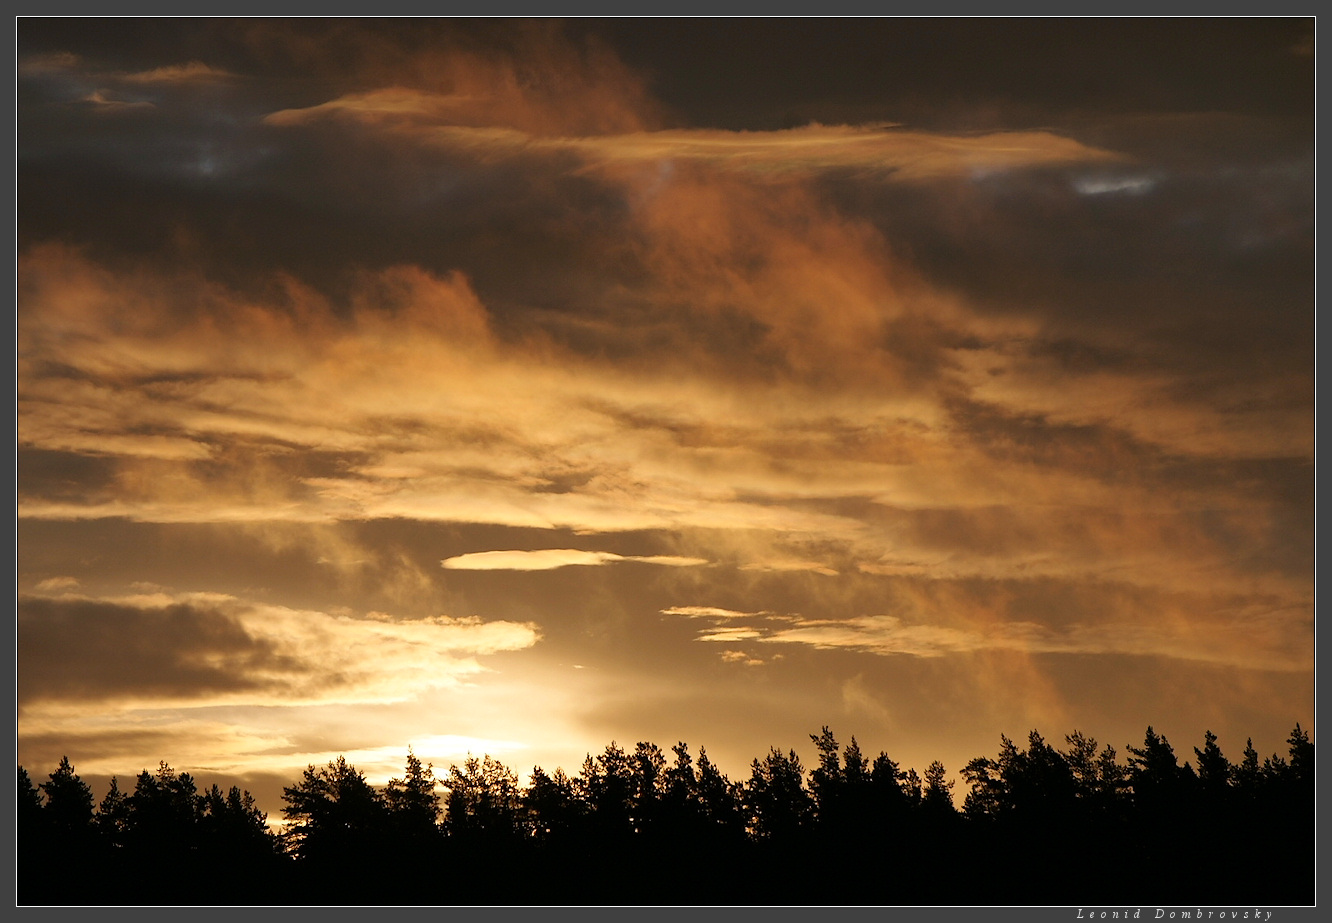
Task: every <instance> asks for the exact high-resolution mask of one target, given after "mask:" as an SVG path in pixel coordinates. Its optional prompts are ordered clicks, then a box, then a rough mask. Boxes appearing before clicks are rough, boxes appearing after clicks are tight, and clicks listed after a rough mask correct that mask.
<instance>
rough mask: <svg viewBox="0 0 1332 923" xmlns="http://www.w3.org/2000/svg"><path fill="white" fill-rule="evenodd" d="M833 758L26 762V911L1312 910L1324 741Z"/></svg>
mask: <svg viewBox="0 0 1332 923" xmlns="http://www.w3.org/2000/svg"><path fill="white" fill-rule="evenodd" d="M810 737H811V739H812V741H813V743H814V745H815V747H816V748H817V754H818V755H817V763H816V765H813V766H811V767H808V768H807V767H805V766H804V765H803V764H802V763H801V760H800V758H799V757H798V756H797V754H796V752H795V751H794V750H787V751H782V750H780V749H777V748H775V747H774V748H772V749H771V750H770V751H769V753H768V754H767V755H766V756H764V757H762V758H756V759H754V761H753V763H752V764H751V767H750V775H749V778H748V779H745V780H743V781H735V780H731V779H729V778H727V777H726V775H724V774H723V773H721V772H720V771H719V770H718V769H717V767H716V766H715V765H714V764H713V763H712V762H711V761H710V760H709V759H708V756H707V752H706V750H705V749H700V750H699V752H698V754H697V756H696V757H695V756H694V755H693V754H691V753H690V751H689V748H688V746H687V745H686V744H684V743H677V744H676V745H675V746H673V747H671V749H670V752H669V753H667V752H664V751H663V750H662V749H661V748H660V747H658V746H657V745H656V744H652V743H646V742H644V743H638V744H637V745H636V746H635V747H634V748H633V749H625V748H622V747H620V746H618V745H617V744H615V743H611V744H609V745H608V746H607V747H606V748H605V750H604V751H603V752H602V753H600V754H599V755H597V756H595V757H594V756H592V755H590V754H589V755H588V757H587V759H586V760H585V761H584V763H583V765H582V767H581V768H580V770H579V772H578V773H577V775H574V776H569V775H566V774H565V773H564V772H563V770H559V769H557V770H556V771H555V772H554V773H553V774H552V773H547V772H545V771H544V770H542V769H541V768H540V767H536V768H534V769H533V771H532V773H531V777H530V781H529V782H528V784H527V785H526V786H522V785H520V783H519V778H518V775H517V773H516V772H514V771H513V770H512V769H510V768H509V767H507V766H505V765H504V764H503V763H501V762H499V761H498V760H495V759H493V758H491V757H489V756H486V757H484V758H480V759H477V758H468V759H467V760H466V761H465V762H464V764H463V765H462V766H457V765H453V766H450V767H449V769H448V771H447V773H444V774H442V775H441V776H439V777H437V776H436V775H435V771H434V767H433V766H431V765H429V764H424V763H422V762H421V761H420V760H419V759H418V758H417V757H416V756H415V755H414V754H412V753H411V752H410V750H409V751H408V754H407V758H406V765H405V769H404V772H403V774H402V776H401V777H400V778H395V779H393V780H391V781H390V782H389V783H388V784H387V785H386V786H384V787H383V788H377V787H375V786H373V785H371V784H369V783H368V782H367V781H366V779H365V777H364V775H363V774H362V773H361V772H359V771H358V770H357V769H356V768H355V767H354V766H353V765H351V764H349V763H348V762H347V761H346V760H345V759H343V758H341V757H340V758H338V759H336V760H334V761H332V762H330V763H328V764H327V765H325V766H313V765H312V766H310V767H309V768H308V769H306V771H305V773H304V775H303V776H302V778H301V779H299V780H298V781H296V782H294V783H293V784H292V785H290V786H288V787H286V788H285V789H284V793H283V800H284V802H285V807H284V809H283V821H284V823H283V824H282V825H281V831H280V832H274V831H272V830H270V827H269V825H268V823H267V817H266V815H265V814H264V812H262V811H261V810H260V809H259V808H258V807H257V806H256V805H255V803H254V800H253V798H252V797H251V796H250V794H249V793H248V792H245V791H242V790H241V789H239V788H236V787H233V788H231V789H230V790H229V791H226V792H223V791H222V790H221V789H220V788H219V787H218V786H217V785H213V786H211V787H210V788H209V789H207V790H205V791H200V790H199V788H198V786H197V784H196V782H195V780H194V778H193V777H192V776H191V775H190V774H189V773H187V772H178V771H176V770H174V769H172V768H171V767H170V766H169V765H168V764H167V763H166V762H162V763H161V764H160V765H159V767H158V768H157V769H156V770H155V771H149V770H146V769H145V770H144V771H143V772H141V773H140V774H139V775H138V777H137V779H136V780H135V782H134V785H133V788H132V789H129V790H126V789H122V788H121V787H120V784H119V782H118V781H117V780H116V779H112V780H111V784H110V786H109V789H108V791H107V792H106V794H105V796H104V797H102V798H101V799H100V801H98V800H97V799H96V797H95V795H94V793H93V791H92V789H91V787H90V786H89V785H88V784H87V783H85V782H84V781H82V780H81V779H80V778H79V776H78V774H77V772H76V769H75V767H74V766H73V765H72V764H71V762H70V761H69V760H68V759H62V760H61V762H60V764H59V766H57V767H56V768H55V769H54V770H53V771H52V772H51V773H50V774H49V778H48V779H47V781H44V782H41V783H36V782H34V780H33V778H32V776H31V775H30V774H29V773H28V771H27V770H26V769H25V768H24V767H22V766H19V767H18V816H17V836H18V844H17V845H18V848H17V857H18V858H17V860H16V862H17V901H18V903H19V904H20V905H123V904H134V905H140V904H146V905H218V904H232V905H235V904H250V905H275V904H277V905H289V904H301V905H346V904H387V905H561V904H574V905H699V904H702V905H825V906H838V905H889V906H892V905H948V906H994V905H1022V906H1045V905H1056V906H1058V905H1071V904H1078V905H1117V906H1122V905H1125V904H1128V905H1132V904H1152V903H1155V904H1189V903H1199V902H1201V903H1205V904H1210V905H1240V904H1260V905H1269V906H1270V905H1309V904H1313V903H1314V839H1315V820H1314V818H1315V814H1314V745H1313V743H1312V742H1311V741H1310V739H1309V736H1308V734H1307V733H1306V732H1305V731H1303V730H1302V729H1301V728H1300V726H1299V725H1298V724H1296V725H1295V729H1294V730H1293V731H1292V732H1291V735H1290V737H1289V738H1288V740H1287V743H1288V744H1289V753H1288V756H1286V757H1283V756H1280V755H1278V754H1273V755H1271V756H1269V757H1267V758H1265V759H1262V760H1260V758H1259V755H1258V753H1257V752H1256V751H1255V750H1254V748H1253V745H1252V741H1251V740H1250V742H1249V744H1248V746H1247V747H1246V748H1245V750H1244V753H1243V756H1242V758H1241V759H1240V761H1239V762H1238V763H1232V762H1230V761H1229V760H1228V759H1227V758H1226V757H1225V755H1224V754H1223V753H1222V751H1221V749H1220V747H1219V746H1218V744H1217V738H1216V737H1215V735H1213V734H1212V733H1211V732H1210V731H1209V732H1207V733H1206V734H1205V735H1204V739H1203V742H1202V746H1201V747H1194V748H1193V754H1192V759H1186V760H1184V762H1183V763H1181V761H1180V756H1179V755H1178V754H1176V752H1175V750H1174V748H1173V747H1172V746H1171V744H1170V742H1169V741H1168V740H1167V739H1166V738H1165V737H1164V736H1163V735H1160V734H1157V733H1156V732H1154V731H1153V729H1152V728H1151V727H1148V728H1147V732H1146V735H1145V737H1144V740H1143V742H1142V745H1141V746H1132V745H1130V746H1128V747H1127V754H1126V759H1125V760H1124V761H1121V760H1120V759H1119V758H1118V756H1117V754H1116V751H1115V749H1114V748H1113V747H1110V746H1104V747H1099V746H1098V744H1097V742H1096V741H1095V740H1093V739H1091V738H1088V737H1086V736H1084V735H1083V734H1081V733H1078V732H1076V731H1075V732H1073V733H1072V734H1069V735H1067V736H1066V737H1065V738H1064V746H1063V747H1062V748H1057V747H1055V746H1052V745H1051V744H1050V743H1048V742H1047V741H1046V740H1044V739H1043V738H1042V737H1041V735H1040V734H1039V733H1037V732H1036V731H1032V732H1031V734H1030V735H1029V737H1028V739H1027V740H1026V742H1025V746H1023V745H1021V744H1019V743H1017V742H1014V741H1012V740H1010V739H1009V738H1007V737H1005V736H1001V738H1000V741H1001V745H1000V749H999V752H998V754H997V755H996V756H993V757H989V756H985V757H977V758H975V759H973V760H971V761H970V762H969V763H967V765H966V766H965V767H964V768H963V769H962V770H961V776H962V778H963V780H964V782H965V784H966V785H967V787H968V789H969V790H968V791H967V792H966V793H965V794H963V793H961V792H957V793H955V792H954V791H953V788H954V782H952V781H950V780H949V779H948V774H947V770H946V769H945V768H944V766H943V765H942V764H941V763H939V762H937V761H936V762H934V763H932V764H931V765H930V766H929V767H927V768H926V769H925V771H924V773H923V775H922V774H918V773H917V772H916V771H915V770H914V769H903V768H902V767H901V766H899V765H898V763H896V762H894V761H893V760H892V759H891V758H890V757H889V756H888V754H887V753H882V752H881V753H879V754H878V755H877V756H874V757H870V756H868V755H867V754H865V753H863V752H862V751H861V750H860V748H859V746H858V745H857V743H856V740H855V738H854V737H853V738H851V740H850V742H849V743H847V744H845V745H844V746H843V745H840V744H839V743H838V741H837V739H836V738H835V736H834V735H833V733H832V732H831V731H830V730H829V729H828V728H826V727H825V728H823V729H822V731H821V733H819V734H811V735H810Z"/></svg>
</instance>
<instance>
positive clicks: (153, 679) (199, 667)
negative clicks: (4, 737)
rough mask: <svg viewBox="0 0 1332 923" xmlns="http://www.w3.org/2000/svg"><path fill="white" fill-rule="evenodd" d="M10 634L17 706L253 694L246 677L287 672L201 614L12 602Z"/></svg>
mask: <svg viewBox="0 0 1332 923" xmlns="http://www.w3.org/2000/svg"><path fill="white" fill-rule="evenodd" d="M17 631H18V633H17V638H16V641H17V645H18V648H17V651H18V662H19V668H18V701H19V705H20V706H23V705H24V704H27V703H31V702H34V701H52V700H72V701H77V700H80V699H86V698H93V699H104V698H134V697H150V698H157V697H166V698H172V699H174V698H192V697H207V696H211V695H215V694H217V693H219V692H230V691H238V690H253V689H256V688H258V686H259V685H260V684H259V683H258V682H257V681H256V680H255V679H254V678H253V675H252V674H253V672H254V671H256V670H264V669H268V668H275V667H281V666H284V665H287V661H286V660H285V658H283V657H281V656H279V654H278V652H277V651H275V650H274V648H273V646H272V644H271V643H268V642H266V641H264V640H261V639H256V638H254V637H252V636H251V635H250V634H249V633H248V632H247V631H246V630H245V628H244V627H243V626H242V625H241V624H240V622H239V621H237V620H236V619H235V618H233V617H231V616H229V615H227V614H225V613H223V612H220V611H218V610H216V609H211V608H208V607H206V606H194V605H188V604H179V605H173V606H167V607H164V608H160V609H144V608H139V607H135V606H131V605H120V604H116V603H110V602H100V601H96V600H77V599H71V600H62V599H44V598H40V597H20V598H19V601H18V629H17Z"/></svg>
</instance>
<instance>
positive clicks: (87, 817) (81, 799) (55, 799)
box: [41, 756, 93, 842]
mask: <svg viewBox="0 0 1332 923" xmlns="http://www.w3.org/2000/svg"><path fill="white" fill-rule="evenodd" d="M41 789H42V791H43V792H44V793H45V794H46V805H45V808H44V810H45V814H46V817H47V819H48V820H49V821H50V823H51V826H52V827H54V828H55V830H56V832H57V835H59V836H62V837H64V838H66V839H67V840H68V841H70V842H75V841H76V840H78V839H81V838H82V837H83V835H84V834H86V833H87V832H88V830H89V829H90V828H91V825H92V818H93V793H92V789H91V788H89V787H88V783H86V782H84V781H83V780H82V779H80V778H79V776H78V773H76V772H75V771H74V766H73V764H72V763H70V761H69V757H67V756H62V757H61V758H60V765H59V766H57V767H56V770H55V772H53V773H51V777H50V781H47V782H43V783H42V785H41Z"/></svg>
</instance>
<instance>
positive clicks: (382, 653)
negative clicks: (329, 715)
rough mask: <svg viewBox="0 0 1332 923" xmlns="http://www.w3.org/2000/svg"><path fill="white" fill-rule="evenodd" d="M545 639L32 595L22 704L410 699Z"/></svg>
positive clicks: (467, 621) (191, 602)
mask: <svg viewBox="0 0 1332 923" xmlns="http://www.w3.org/2000/svg"><path fill="white" fill-rule="evenodd" d="M539 637H540V633H539V631H538V630H537V628H536V626H534V625H531V624H528V623H518V622H507V621H502V620H500V621H489V622H486V621H482V620H481V619H478V618H450V617H447V616H437V617H434V618H425V619H415V620H398V619H395V618H393V617H391V616H388V615H383V614H379V613H370V614H368V615H367V616H364V617H359V618H357V617H351V616H346V615H334V614H329V613H325V612H313V611H300V610H292V609H287V608H283V607H279V606H271V605H262V604H254V603H245V602H243V601H241V600H238V599H235V598H233V597H228V596H221V595H218V594H187V595H185V596H184V597H182V598H173V597H171V596H168V595H166V594H162V593H157V594H152V595H147V596H137V597H126V598H122V599H92V598H86V597H79V596H74V595H70V594H65V595H61V596H55V597H42V596H26V597H20V599H19V603H18V636H17V644H18V656H19V660H20V662H21V664H22V667H21V668H20V670H19V676H18V700H19V705H20V707H21V708H25V709H26V708H32V707H37V708H40V707H42V706H43V705H47V704H50V703H61V702H64V703H69V704H70V705H72V706H73V707H76V708H86V703H87V702H88V701H89V700H92V701H97V702H99V703H101V705H102V707H106V705H108V704H111V703H116V704H118V705H120V707H125V708H128V707H138V708H143V707H156V708H162V707H179V706H182V705H188V706H192V707H203V706H217V705H231V706H235V705H262V704H271V703H274V702H278V703H281V704H282V705H284V706H298V705H314V704H336V703H341V704H346V703H367V702H391V701H402V700H405V699H409V698H412V697H414V696H417V695H419V694H421V693H422V692H424V691H427V690H429V689H431V688H436V687H442V686H452V685H456V684H457V683H460V682H464V681H466V679H467V678H468V677H469V676H472V675H474V674H476V673H478V672H481V671H482V670H483V669H484V667H482V666H481V664H480V663H479V662H478V660H477V658H478V657H482V656H485V655H487V654H495V653H497V652H500V651H513V650H523V649H525V648H529V647H531V646H532V645H533V644H535V643H536V642H537V639H538V638H539ZM108 651H114V652H115V654H114V656H108V654H107V652H108Z"/></svg>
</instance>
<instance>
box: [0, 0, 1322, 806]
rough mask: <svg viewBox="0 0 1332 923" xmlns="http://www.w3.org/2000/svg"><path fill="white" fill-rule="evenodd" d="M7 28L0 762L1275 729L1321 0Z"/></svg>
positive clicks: (1304, 684)
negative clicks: (12, 614)
mask: <svg viewBox="0 0 1332 923" xmlns="http://www.w3.org/2000/svg"><path fill="white" fill-rule="evenodd" d="M16 44H17V68H16V102H17V112H16V127H17V140H16V197H17V204H16V216H15V223H16V234H17V243H16V246H15V250H16V303H17V312H16V322H15V333H16V414H17V422H16V437H17V439H16V441H17V445H16V464H17V474H16V504H17V520H16V536H17V551H16V585H17V586H16V589H17V601H16V634H15V645H16V647H15V657H16V685H15V689H16V709H15V715H16V724H17V728H16V750H17V754H16V755H17V761H18V763H20V764H22V765H24V766H25V767H27V768H28V769H29V772H30V773H31V774H32V775H33V776H34V778H35V779H37V780H38V781H42V780H43V779H44V778H45V776H46V774H47V773H49V772H50V771H52V770H53V769H54V768H55V765H56V763H57V762H58V760H59V759H60V757H61V756H62V755H68V756H69V757H70V759H71V760H72V762H73V763H74V766H75V768H76V770H77V771H78V772H79V773H80V775H81V776H83V777H84V778H85V779H87V780H90V781H92V782H93V784H94V794H95V796H96V797H97V798H98V799H100V798H101V796H102V795H103V794H104V793H105V786H106V783H107V780H109V778H110V777H111V776H112V775H115V776H118V777H119V778H120V779H121V781H122V787H123V784H124V783H125V782H126V781H127V780H130V779H132V778H133V777H134V776H136V775H137V774H138V773H139V772H140V771H142V770H143V769H145V768H148V769H156V767H157V766H158V763H159V762H160V761H166V762H167V763H169V764H170V765H171V766H172V767H173V768H175V769H176V770H178V771H187V772H190V773H191V774H192V775H194V777H195V778H196V780H199V781H200V782H201V783H202V784H204V785H207V784H210V783H212V782H217V783H219V784H222V785H224V786H226V785H230V784H237V785H240V786H242V787H244V788H248V789H250V790H251V791H253V792H254V793H255V794H256V796H257V797H258V799H259V803H260V806H261V807H262V808H264V809H265V810H267V811H268V812H269V815H270V819H274V820H276V819H280V815H281V809H282V801H281V788H282V786H283V785H288V784H292V783H294V782H295V781H296V780H298V779H299V777H300V774H301V772H302V771H303V770H304V769H305V768H306V767H307V766H308V765H311V764H315V765H322V764H324V763H326V762H327V761H329V760H331V759H333V758H335V757H336V756H338V755H339V754H343V755H346V756H347V758H348V760H349V761H350V762H352V763H353V764H354V765H355V766H356V767H357V768H358V769H361V770H362V771H363V772H365V774H366V776H367V778H368V779H369V780H370V781H372V782H375V783H376V784H382V783H384V782H386V781H387V780H388V779H389V778H390V777H392V776H395V775H401V774H402V772H403V767H404V765H405V758H406V753H407V750H408V747H411V748H412V750H413V751H414V752H415V754H416V755H417V756H418V757H420V758H421V759H423V760H425V761H427V762H431V763H433V764H434V766H435V769H436V774H437V775H441V776H442V775H444V774H445V773H446V770H447V767H448V766H449V765H451V764H454V763H457V764H461V763H462V761H463V760H464V759H465V758H466V757H467V756H468V754H471V755H475V756H481V755H482V754H489V755H491V756H494V757H496V758H498V759H500V760H501V761H503V762H504V763H505V764H506V765H508V766H510V767H511V768H513V769H515V770H516V771H517V772H518V773H519V774H520V775H523V776H525V775H526V774H527V773H529V772H530V771H531V769H532V767H533V766H538V765H539V766H541V767H543V768H544V769H545V770H546V771H547V772H551V771H553V770H554V769H555V768H556V767H562V768H564V769H565V770H566V772H568V773H570V774H571V775H572V774H575V773H576V772H577V771H578V769H579V767H580V765H581V764H582V762H583V758H584V757H585V756H586V755H587V754H589V753H591V754H593V755H595V754H597V753H600V752H601V751H602V750H603V749H604V748H605V747H606V745H607V744H609V743H611V742H612V741H614V742H616V743H617V744H619V745H620V746H624V747H627V748H630V749H632V747H633V745H634V744H635V743H636V742H638V741H650V742H653V743H656V744H658V745H659V746H661V747H662V748H663V749H664V750H667V751H669V748H670V747H671V745H673V744H675V743H676V742H677V741H684V742H686V743H687V744H688V745H689V747H690V750H691V753H693V754H694V755H695V756H697V755H698V752H699V748H700V747H702V748H705V749H706V750H707V753H708V755H709V757H710V758H711V759H712V760H714V762H716V763H717V764H718V765H719V767H720V768H721V769H722V770H723V771H724V772H726V773H727V774H728V775H729V776H730V777H731V778H732V779H733V780H737V781H739V780H744V779H747V778H748V774H749V763H750V761H751V760H752V759H753V758H755V757H761V756H763V755H765V754H766V753H767V752H768V750H769V748H770V747H777V748H779V749H781V750H783V751H785V750H788V749H795V750H796V751H797V753H798V754H800V755H801V756H802V758H803V760H804V762H805V764H806V765H807V766H808V765H810V764H812V763H813V762H814V761H815V750H814V748H813V745H812V743H811V742H810V739H809V735H810V734H811V733H817V732H818V731H819V730H820V728H821V727H823V726H825V725H826V726H828V727H829V728H831V729H832V730H833V732H834V734H835V735H836V736H837V738H838V739H839V740H840V741H841V742H843V743H846V742H848V741H849V739H850V738H851V737H852V736H855V737H856V739H857V741H858V743H859V744H860V746H861V749H862V750H864V751H867V752H869V753H870V754H871V755H873V754H876V753H878V752H880V751H886V752H887V753H888V754H889V756H891V757H892V758H893V759H895V760H897V761H898V762H899V763H900V764H901V765H902V766H903V768H904V769H905V768H908V767H914V768H916V769H917V770H918V771H923V769H924V768H925V767H926V766H927V765H928V764H929V763H930V762H931V761H933V760H936V759H937V760H941V761H942V762H943V763H944V765H945V767H946V768H947V770H948V771H949V772H950V773H951V774H952V775H953V776H954V777H956V775H957V773H958V771H959V770H960V769H961V767H962V766H963V765H964V764H965V763H966V762H967V761H968V760H969V759H971V758H973V757H976V756H987V755H988V756H993V755H995V754H996V753H997V752H998V749H999V746H1000V735H1001V734H1002V735H1007V736H1008V737H1010V738H1013V739H1015V740H1019V741H1022V740H1025V738H1026V736H1027V734H1028V732H1029V731H1031V730H1033V729H1035V730H1038V731H1039V732H1040V733H1041V734H1042V735H1044V737H1045V738H1046V740H1047V741H1049V742H1051V743H1053V744H1055V745H1059V746H1062V744H1063V738H1064V735H1066V734H1069V733H1071V732H1073V731H1074V730H1079V731H1081V732H1083V733H1084V734H1087V735H1088V736H1091V737H1094V738H1095V739H1096V740H1098V741H1099V742H1100V743H1101V744H1102V745H1106V744H1108V745H1110V746H1113V747H1115V748H1116V749H1117V750H1118V751H1119V753H1120V757H1121V760H1122V759H1123V758H1124V757H1125V756H1126V755H1127V754H1126V753H1125V748H1126V747H1127V746H1128V745H1130V744H1132V745H1138V746H1140V745H1141V744H1142V741H1143V736H1144V732H1145V729H1146V727H1147V726H1148V725H1151V726H1153V727H1154V728H1155V730H1156V731H1157V732H1160V733H1163V734H1165V735H1166V736H1167V738H1168V739H1169V740H1170V742H1171V743H1172V744H1173V745H1174V747H1175V750H1176V753H1177V754H1178V755H1179V756H1180V758H1181V761H1183V759H1185V758H1189V759H1192V757H1193V753H1192V748H1193V747H1195V746H1199V747H1200V746H1201V745H1202V742H1203V733H1204V731H1206V730H1211V731H1213V732H1215V733H1216V734H1217V735H1218V737H1219V743H1220V746H1221V748H1222V750H1223V752H1224V753H1225V754H1226V755H1227V756H1228V757H1229V758H1231V759H1232V761H1238V759H1239V757H1240V754H1241V752H1242V750H1243V749H1244V745H1245V741H1246V739H1248V738H1250V737H1251V738H1252V739H1253V743H1254V746H1255V747H1256V748H1257V749H1258V750H1259V752H1260V753H1261V754H1263V755H1267V754H1271V753H1274V752H1279V753H1282V754H1284V753H1285V750H1286V745H1285V739H1286V737H1287V736H1288V734H1289V732H1290V730H1291V728H1292V727H1293V726H1294V725H1295V723H1296V722H1299V723H1300V724H1301V726H1302V727H1304V728H1305V729H1306V730H1308V731H1309V732H1310V734H1311V735H1315V733H1316V727H1315V720H1314V681H1315V670H1314V667H1315V647H1314V536H1315V532H1314V528H1315V526H1314V522H1315V519H1314V491H1315V474H1314V470H1315V469H1314V376H1315V339H1314V332H1315V329H1314V320H1315V319H1314V283H1315V274H1314V266H1315V263H1314V256H1315V254H1314V233H1315V225H1314V184H1315V157H1314V144H1315V141H1314V139H1315V130H1314V129H1315V125H1314V112H1315V109H1314V30H1313V21H1312V19H1305V20H1299V19H1280V18H1272V19H1266V18H1250V19H996V20H982V19H967V18H960V19H896V18H883V19H875V18H871V19H811V20H797V19H769V20H751V19H619V20H609V19H596V18H590V19H574V20H569V21H557V20H545V19H540V20H523V19H493V20H458V19H432V20H404V19H381V20H360V19H328V20H324V19H300V20H282V19H251V20H247V19H211V18H195V19H153V20H131V19H109V20H91V19H80V18H51V19H35V18H20V19H18V20H16ZM963 794H965V790H964V788H963V786H962V785H961V784H960V783H959V786H958V789H957V790H956V791H955V797H956V798H957V800H958V802H959V803H960V801H961V796H962V795H963Z"/></svg>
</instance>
